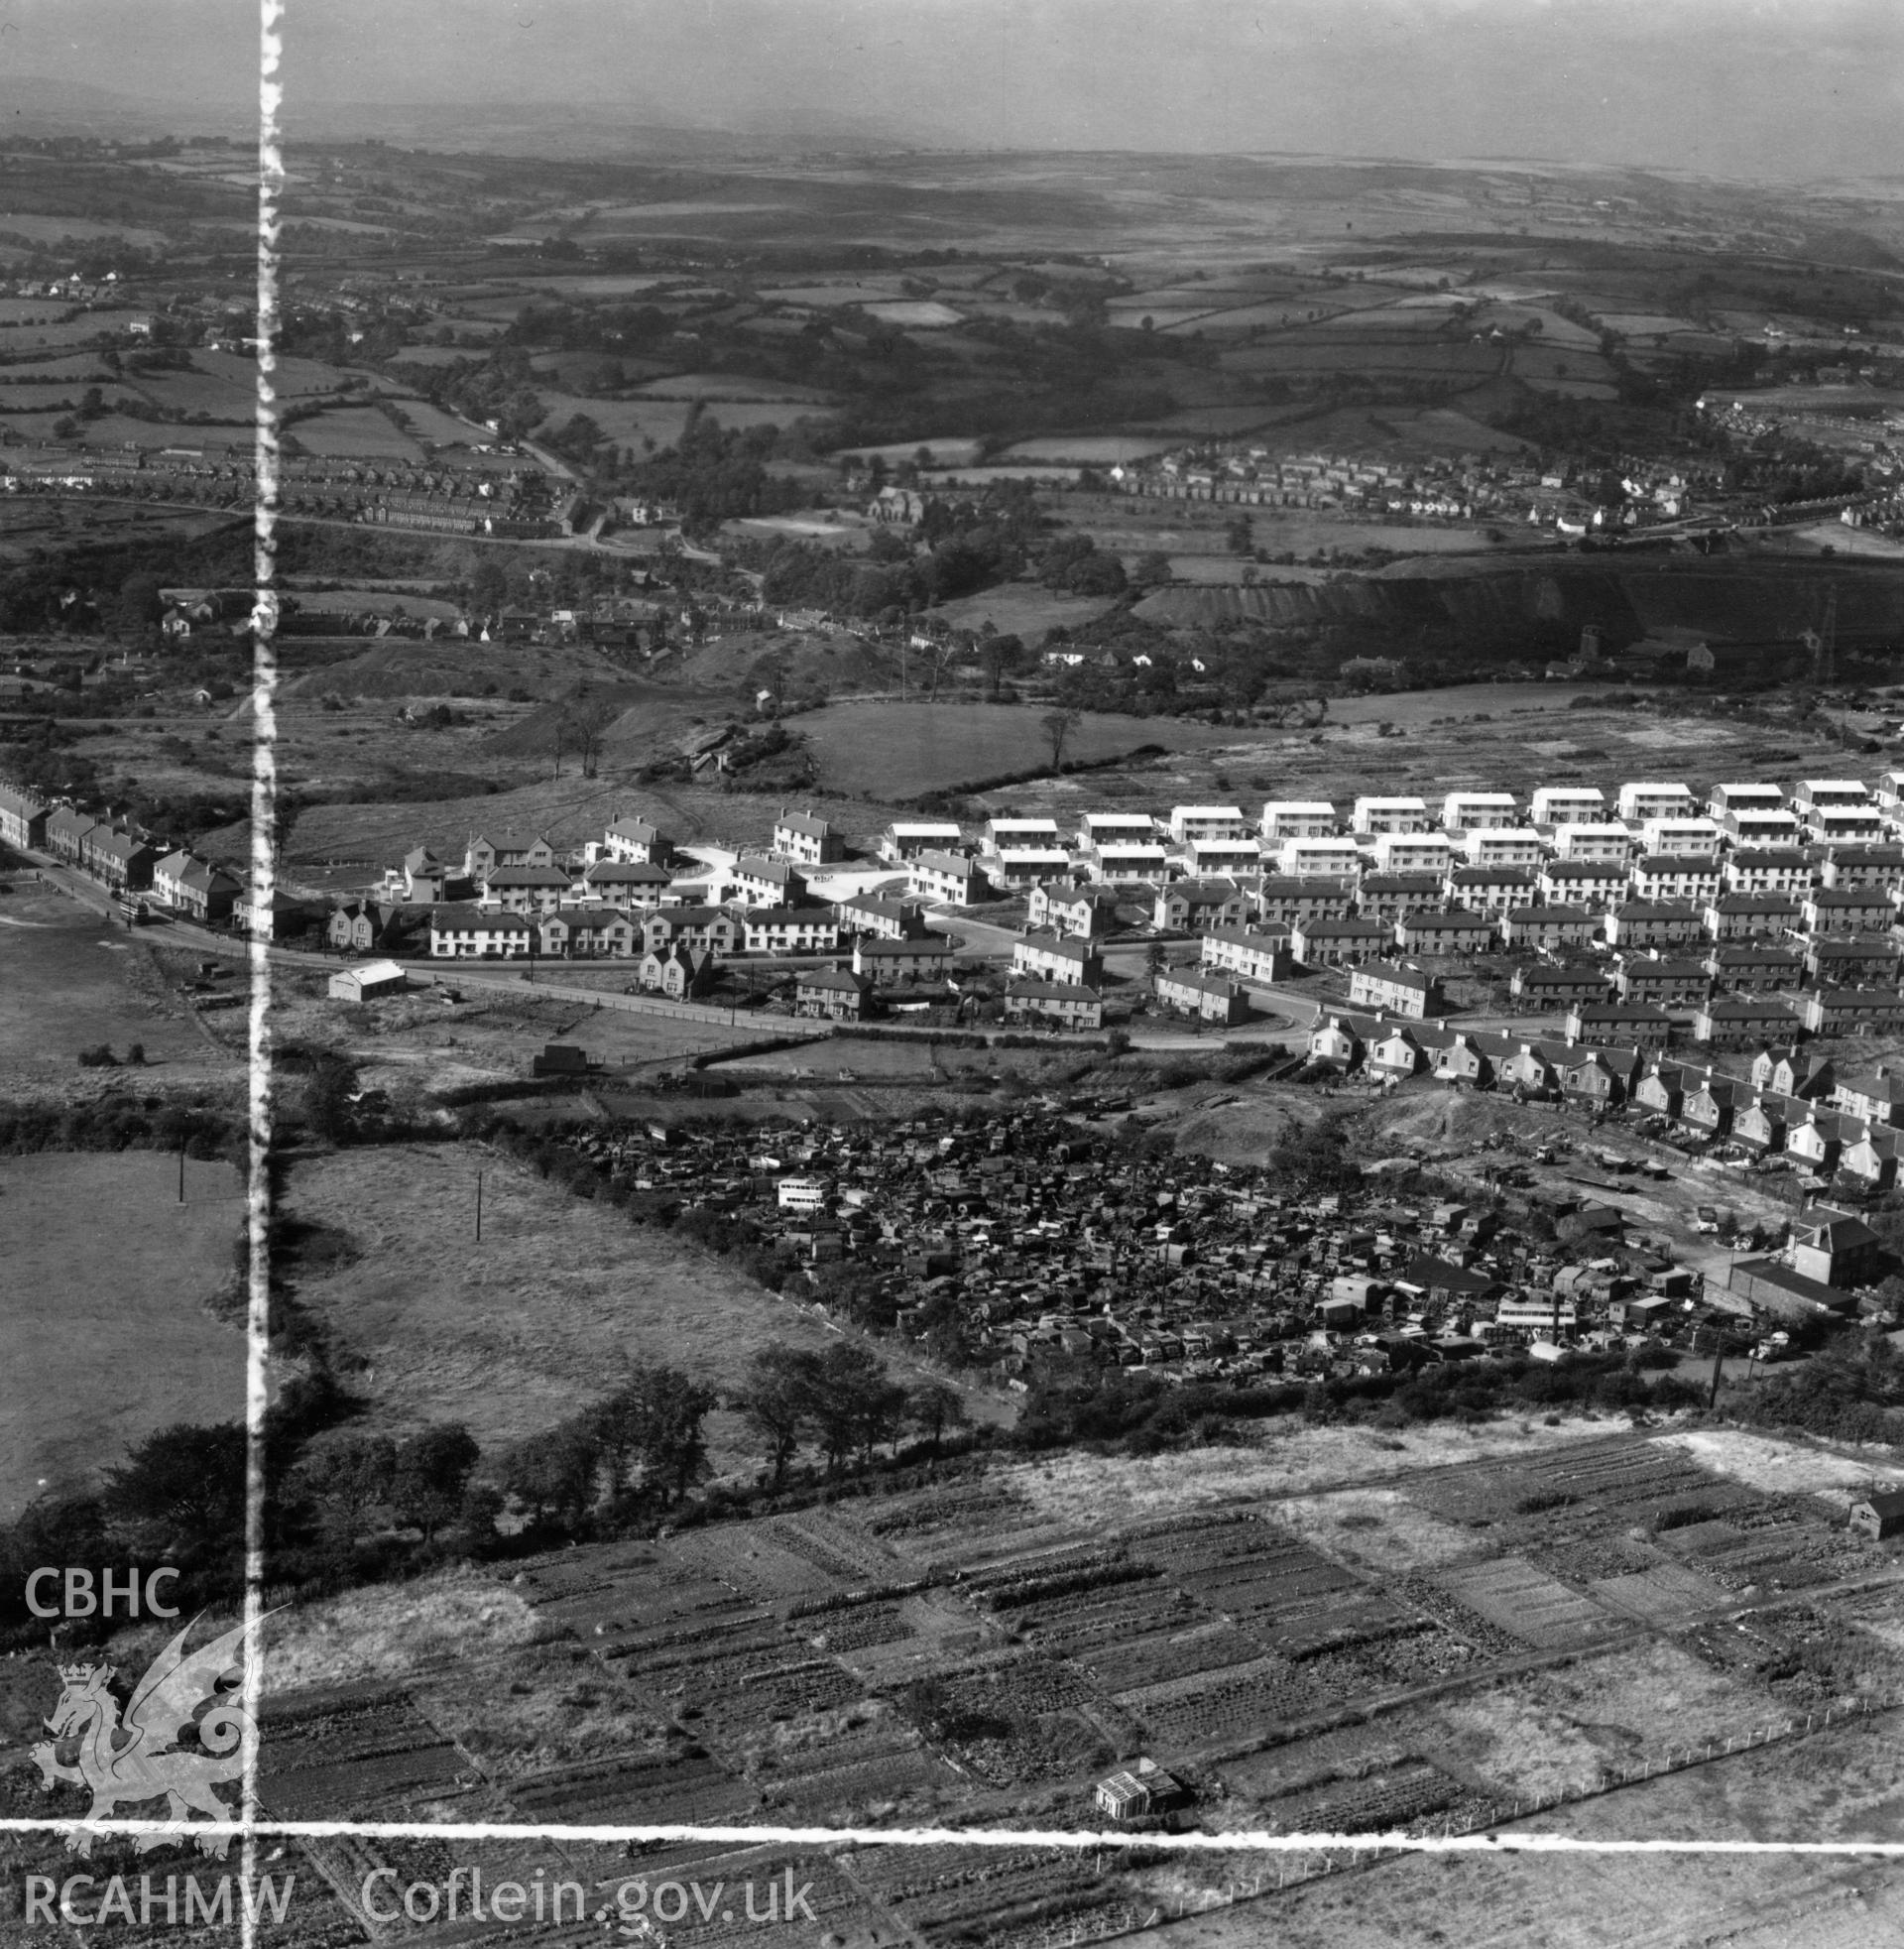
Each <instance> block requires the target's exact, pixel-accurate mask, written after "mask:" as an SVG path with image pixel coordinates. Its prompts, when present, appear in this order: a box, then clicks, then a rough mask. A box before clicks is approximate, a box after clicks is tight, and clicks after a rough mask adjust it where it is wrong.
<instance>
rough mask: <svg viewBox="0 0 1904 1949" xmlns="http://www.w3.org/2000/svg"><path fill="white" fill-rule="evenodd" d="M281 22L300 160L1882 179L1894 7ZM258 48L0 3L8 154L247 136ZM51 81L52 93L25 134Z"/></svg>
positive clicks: (831, 7)
mask: <svg viewBox="0 0 1904 1949" xmlns="http://www.w3.org/2000/svg"><path fill="white" fill-rule="evenodd" d="M287 13H288V20H287V33H286V41H287V49H286V63H285V72H284V81H285V86H286V95H287V121H288V126H289V129H290V132H291V134H292V135H293V136H294V137H296V136H297V135H298V134H300V133H301V134H308V135H318V134H322V133H324V132H325V124H326V120H327V118H330V119H332V120H340V121H357V122H360V121H362V120H363V119H364V118H365V116H366V115H368V116H369V117H370V118H371V119H374V116H375V111H376V110H378V109H379V108H380V107H385V108H390V109H392V110H398V109H402V110H404V111H407V112H413V113H422V112H425V111H427V112H429V113H430V115H431V119H433V120H440V119H441V118H442V117H444V116H445V115H448V116H453V113H454V111H455V110H456V109H457V108H458V107H468V108H471V109H476V108H481V109H482V110H483V111H484V112H485V113H486V114H491V115H494V114H496V113H498V112H506V111H511V110H515V111H519V112H520V113H521V114H522V115H523V116H524V117H526V118H528V119H531V120H536V119H540V118H541V117H543V116H545V115H546V114H547V113H548V111H550V110H561V109H568V110H572V111H577V112H580V113H582V114H585V115H586V116H587V117H588V118H590V119H606V120H608V121H611V122H612V120H613V119H614V118H615V117H617V116H619V115H627V116H628V117H629V119H630V121H631V124H632V125H635V126H640V125H643V124H652V125H655V126H678V127H682V128H688V129H701V130H706V131H709V132H731V133H733V134H735V135H738V136H745V135H747V134H749V133H750V132H761V133H773V132H780V131H787V132H795V133H801V134H806V135H809V136H811V137H813V138H816V139H825V138H826V137H827V136H829V135H833V134H837V135H838V136H840V137H841V138H842V139H844V140H863V141H874V142H880V143H892V144H897V145H903V146H911V147H918V148H927V149H937V148H970V149H1011V150H1020V151H1023V150H1029V151H1048V152H1070V151H1093V150H1099V151H1103V150H1117V151H1126V152H1145V151H1149V152H1155V153H1178V154H1181V153H1192V154H1225V153H1256V154H1261V153H1269V154H1282V155H1305V156H1317V157H1341V158H1343V159H1345V160H1348V159H1355V160H1368V159H1389V160H1394V161H1408V162H1424V163H1435V162H1450V161H1457V160H1469V161H1475V160H1482V159H1491V160H1496V161H1499V162H1503V163H1505V162H1519V163H1530V164H1536V165H1538V164H1543V163H1546V164H1558V165H1567V166H1576V167H1641V168H1656V169H1666V170H1672V171H1677V172H1684V173H1689V174H1695V175H1707V176H1716V177H1733V178H1745V179H1761V180H1762V179H1782V180H1804V179H1806V178H1813V177H1837V176H1846V175H1850V176H1881V175H1885V174H1888V173H1893V172H1904V117H1901V116H1900V110H1904V8H1899V7H1898V6H1896V5H1895V4H1892V0H1663V3H1662V0H1653V4H1639V3H1638V0H1602V3H1601V4H1586V0H1361V4H1357V3H1356V0H1330V3H1328V4H1325V0H1255V3H1254V4H1252V3H1251V0H402V4H400V5H399V6H398V7H395V8H393V7H392V6H391V5H390V4H389V0H382V4H379V0H289V5H288V10H287ZM256 46H257V14H256V9H255V7H254V6H253V5H251V4H250V0H0V83H3V82H4V81H5V79H6V78H7V77H12V78H13V79H14V81H15V84H16V87H15V96H16V98H15V99H14V101H13V102H12V104H11V105H10V107H9V110H8V113H9V116H10V118H12V119H15V120H18V121H22V122H23V125H24V121H25V120H27V119H37V120H39V121H42V122H44V121H46V120H48V119H49V118H52V119H58V116H59V114H60V102H59V99H58V89H59V88H60V87H61V86H64V87H71V88H75V89H77V88H85V87H97V88H103V89H107V90H114V91H117V92H121V93H125V94H129V95H134V96H135V97H136V99H138V101H139V102H140V103H141V106H142V108H143V110H144V112H145V114H146V115H147V116H148V117H157V118H162V119H163V117H164V116H165V115H167V114H168V113H169V112H170V113H175V114H181V115H182V114H186V113H190V114H193V115H195V116H197V117H198V118H199V119H200V120H201V121H202V120H203V119H204V118H205V117H207V116H215V115H219V114H231V115H235V116H238V117H243V116H245V115H246V114H247V113H248V112H249V110H250V107H251V104H252V103H253V102H255V99H256V78H255V77H256ZM129 76H130V77H136V79H135V80H130V81H129V80H127V79H125V78H123V77H129ZM43 82H44V83H49V84H54V92H53V94H52V95H50V96H47V97H46V98H45V99H42V100H39V101H37V102H31V103H28V104H27V105H25V106H23V105H22V103H21V102H20V100H19V99H18V96H19V94H21V93H22V92H25V93H29V94H31V93H33V92H34V91H35V89H37V88H38V84H40V83H43ZM347 111H356V113H355V115H354V116H353V115H351V114H349V113H347ZM353 132H361V130H353Z"/></svg>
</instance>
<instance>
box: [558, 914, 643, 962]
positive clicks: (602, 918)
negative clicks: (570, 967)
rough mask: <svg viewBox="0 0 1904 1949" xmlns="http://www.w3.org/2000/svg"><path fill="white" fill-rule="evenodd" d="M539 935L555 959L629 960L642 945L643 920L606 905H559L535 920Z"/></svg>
mask: <svg viewBox="0 0 1904 1949" xmlns="http://www.w3.org/2000/svg"><path fill="white" fill-rule="evenodd" d="M535 935H536V946H537V949H538V951H539V952H541V953H543V954H546V955H547V956H549V957H550V958H551V959H554V960H560V959H568V960H578V961H579V960H605V959H610V958H613V959H615V960H626V959H628V958H629V957H630V956H631V955H633V954H635V953H636V952H637V951H638V950H639V949H640V947H641V945H642V929H641V923H640V922H639V921H637V920H633V919H631V918H630V917H629V916H628V915H627V914H622V913H618V912H617V911H616V910H615V909H613V908H606V907H558V908H556V909H555V911H554V912H553V913H552V914H543V915H542V916H541V917H540V918H539V919H538V920H537V921H536V922H535Z"/></svg>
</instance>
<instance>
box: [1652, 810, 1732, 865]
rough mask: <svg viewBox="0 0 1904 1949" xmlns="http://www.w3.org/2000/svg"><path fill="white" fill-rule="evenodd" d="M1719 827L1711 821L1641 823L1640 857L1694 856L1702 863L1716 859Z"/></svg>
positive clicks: (1653, 821)
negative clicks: (1663, 855)
mask: <svg viewBox="0 0 1904 1949" xmlns="http://www.w3.org/2000/svg"><path fill="white" fill-rule="evenodd" d="M1721 837H1722V835H1721V832H1720V828H1719V826H1718V825H1717V824H1716V823H1715V822H1714V821H1713V820H1712V819H1700V818H1692V819H1644V820H1642V821H1641V822H1640V828H1639V848H1640V851H1641V852H1642V853H1647V854H1653V855H1659V854H1664V853H1673V854H1681V853H1684V854H1697V855H1699V856H1700V857H1701V858H1703V859H1711V860H1716V859H1718V857H1719V847H1720V839H1721Z"/></svg>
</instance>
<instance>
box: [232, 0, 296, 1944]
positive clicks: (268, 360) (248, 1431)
mask: <svg viewBox="0 0 1904 1949" xmlns="http://www.w3.org/2000/svg"><path fill="white" fill-rule="evenodd" d="M284 19H285V0H258V302H257V320H256V324H255V332H256V350H257V387H258V397H257V417H256V431H255V437H254V442H253V458H254V476H255V481H256V486H255V488H254V494H253V502H252V528H253V545H252V573H253V578H254V582H255V590H254V597H253V603H252V616H251V623H252V690H251V713H252V747H251V753H252V773H251V900H252V914H253V923H252V928H251V940H250V954H251V1010H250V1021H249V1025H248V1035H247V1042H246V1068H247V1080H248V1082H249V1085H250V1087H249V1109H250V1115H249V1119H248V1122H249V1136H250V1152H249V1157H248V1159H247V1162H248V1165H249V1169H248V1172H247V1182H246V1191H247V1199H248V1209H247V1213H246V1217H247V1246H248V1256H247V1268H246V1270H247V1281H246V1306H245V1620H244V1621H245V1637H244V1665H243V1672H244V1684H243V1692H242V1696H243V1700H244V1711H245V1717H246V1727H245V1731H244V1735H243V1740H244V1743H243V1746H242V1748H241V1749H240V1750H241V1753H242V1756H243V1762H244V1770H243V1774H242V1776H241V1797H240V1800H239V1805H238V1834H239V1843H240V1859H241V1872H242V1874H243V1876H244V1878H245V1881H246V1882H247V1883H249V1882H251V1881H252V1879H253V1878H254V1877H255V1875H256V1873H257V1866H258V1853H257V1838H256V1836H257V1820H258V1812H259V1807H258V1741H259V1731H258V1725H259V1719H260V1716H261V1713H262V1710H263V1705H264V1670H265V1662H264V1650H265V1645H264V1632H263V1625H264V1582H265V1492H266V1482H265V1415H266V1410H267V1409H268V1407H269V1406H270V1402H271V1390H270V1359H271V1215H272V1155H271V1153H272V1087H271V1086H272V1051H271V1042H272V1021H271V1001H272V992H271V942H272V929H271V925H270V923H269V920H267V922H266V924H265V925H264V926H263V927H262V928H261V927H260V926H259V925H258V924H257V915H258V914H261V913H262V914H266V915H269V914H270V913H271V911H272V906H273V902H274V897H275V895H276V893H277V887H278V871H277V865H278V863H277V844H278V752H277V738H278V718H277V709H276V700H277V690H278V591H277V546H278V539H277V525H278V391H277V387H276V386H275V385H274V384H273V379H274V376H275V374H276V372H277V366H278V355H277V344H278V319H279V311H278V245H279V221H278V204H279V198H280V197H281V196H282V194H283V193H284V186H285V159H284V148H283V143H282V137H281V131H280V126H279V110H280V109H281V108H282V107H283V105H284V87H283V84H282V82H281V81H280V79H279V65H280V63H281V61H283V58H284ZM256 1936H257V1917H256V1916H255V1915H254V1914H253V1913H252V1911H251V1909H250V1908H249V1907H246V1908H245V1910H244V1911H243V1914H242V1916H241V1918H240V1940H241V1942H242V1944H243V1949H253V1943H254V1941H255V1939H256Z"/></svg>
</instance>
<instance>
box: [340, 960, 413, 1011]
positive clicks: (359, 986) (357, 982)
mask: <svg viewBox="0 0 1904 1949" xmlns="http://www.w3.org/2000/svg"><path fill="white" fill-rule="evenodd" d="M409 986H410V978H409V976H407V975H406V974H405V973H404V971H403V969H402V968H400V967H399V966H398V965H397V963H396V962H395V961H367V962H365V964H364V965H363V966H362V967H361V968H344V969H341V970H340V971H339V972H338V973H336V974H334V975H332V976H331V978H330V983H329V989H330V999H331V1000H332V1001H333V1002H368V1001H371V1000H373V999H374V998H375V997H377V996H379V995H395V994H397V993H399V992H400V991H401V990H402V989H405V988H408V987H409Z"/></svg>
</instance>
